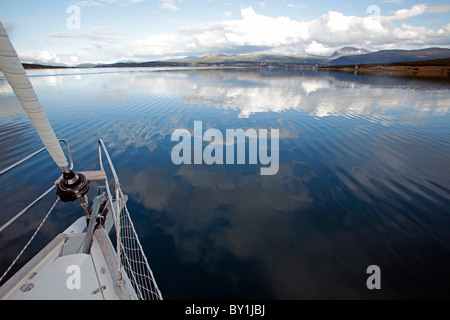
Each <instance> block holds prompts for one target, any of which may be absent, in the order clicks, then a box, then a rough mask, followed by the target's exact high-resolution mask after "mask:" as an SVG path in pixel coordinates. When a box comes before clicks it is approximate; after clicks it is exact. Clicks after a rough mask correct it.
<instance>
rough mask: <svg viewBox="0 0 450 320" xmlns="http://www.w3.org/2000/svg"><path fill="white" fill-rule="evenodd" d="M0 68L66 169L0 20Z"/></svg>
mask: <svg viewBox="0 0 450 320" xmlns="http://www.w3.org/2000/svg"><path fill="white" fill-rule="evenodd" d="M0 69H1V71H2V72H3V74H4V76H5V78H6V80H7V81H8V83H9V85H10V86H11V88H12V89H13V91H14V93H15V95H16V97H17V98H18V99H19V101H20V104H21V105H22V107H23V109H24V110H25V111H26V113H27V114H28V117H29V118H30V120H31V122H32V124H33V126H34V128H35V129H36V131H37V133H38V135H39V137H40V138H41V140H42V143H43V144H44V146H45V147H46V149H47V150H48V152H49V153H50V156H51V157H52V159H53V161H55V163H56V164H57V165H58V167H60V168H61V170H62V171H68V170H69V169H68V163H67V159H66V156H65V154H64V152H63V150H62V148H61V145H60V144H59V141H58V139H57V138H56V135H55V133H54V131H53V129H52V127H51V125H50V123H49V121H48V119H47V116H46V115H45V112H44V110H43V109H42V106H41V103H40V102H39V99H38V97H37V95H36V93H35V92H34V89H33V86H32V85H31V82H30V80H29V79H28V77H27V75H26V73H25V70H24V68H23V66H22V63H21V62H20V60H19V58H18V56H17V53H16V50H15V49H14V47H13V45H12V43H11V41H10V40H9V37H8V34H7V33H6V30H5V28H4V27H3V25H2V23H1V22H0Z"/></svg>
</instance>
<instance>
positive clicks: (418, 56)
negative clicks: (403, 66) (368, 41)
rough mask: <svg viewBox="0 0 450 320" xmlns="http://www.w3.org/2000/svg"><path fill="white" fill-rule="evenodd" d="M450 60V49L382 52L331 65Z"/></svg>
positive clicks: (345, 58) (346, 58) (343, 58)
mask: <svg viewBox="0 0 450 320" xmlns="http://www.w3.org/2000/svg"><path fill="white" fill-rule="evenodd" d="M445 58H450V49H444V48H428V49H421V50H382V51H377V52H370V53H365V54H359V55H346V56H342V57H340V58H337V59H334V60H331V61H329V62H328V64H331V65H350V64H375V63H394V62H409V61H423V60H435V59H445Z"/></svg>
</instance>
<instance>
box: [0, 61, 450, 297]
mask: <svg viewBox="0 0 450 320" xmlns="http://www.w3.org/2000/svg"><path fill="white" fill-rule="evenodd" d="M28 74H29V75H30V79H31V82H32V83H33V85H34V87H35V90H36V92H37V94H38V96H39V97H40V100H41V102H42V104H43V106H44V107H45V110H46V113H47V115H48V117H49V120H50V122H51V123H52V125H53V127H54V129H55V132H56V134H57V136H58V137H59V138H64V139H67V140H68V141H69V143H70V146H71V149H72V153H73V156H74V161H75V169H76V170H96V169H98V168H99V167H98V155H97V140H98V139H99V138H102V139H103V140H104V141H105V143H106V145H107V146H108V148H109V151H110V154H111V157H112V160H113V162H114V164H115V167H116V170H117V172H118V175H119V178H120V181H121V184H122V188H123V190H124V192H125V193H126V194H127V195H128V196H129V200H128V208H129V211H130V212H131V215H132V219H133V221H134V224H135V228H136V229H137V232H138V235H139V237H140V240H141V243H142V246H143V248H144V251H145V252H146V254H147V257H148V260H149V263H150V266H151V267H152V269H153V272H154V275H155V278H156V280H157V283H158V285H159V287H160V290H161V292H162V294H163V297H164V298H166V299H197V298H206V299H215V298H220V299H221V298H232V299H234V298H245V299H303V298H307V299H308V298H312V299H315V298H320V299H322V298H324V299H329V298H331V299H335V298H337V299H341V298H351V299H358V298H427V297H428V298H449V297H450V272H449V270H450V192H449V191H450V165H449V159H450V115H449V111H450V90H449V89H450V83H449V82H448V79H447V80H446V81H442V80H441V81H439V80H436V79H433V80H424V79H414V78H401V77H384V76H361V75H354V74H344V73H325V72H313V71H287V70H276V69H273V70H267V69H264V70H243V69H240V70H239V69H235V70H231V69H225V70H214V69H210V70H205V69H197V70H195V69H179V70H164V69H159V70H158V69H85V70H82V69H80V70H77V69H71V70H34V71H29V72H28ZM444 79H445V78H444ZM0 99H1V100H0V101H1V108H0V118H1V121H0V168H5V167H6V166H8V165H10V164H11V163H13V162H14V161H15V160H17V159H19V158H21V157H23V156H24V155H27V154H29V153H31V152H32V151H34V150H36V149H38V148H40V147H41V146H42V144H41V143H40V141H39V139H38V137H37V135H36V133H35V132H34V131H33V128H32V126H31V124H30V122H29V120H28V119H27V118H26V116H25V115H24V113H23V112H22V111H21V109H20V106H19V103H18V101H17V99H16V98H15V97H14V95H13V93H12V91H11V89H10V88H9V87H8V85H7V83H6V81H5V80H4V79H3V78H0ZM194 121H202V123H203V130H206V129H208V128H216V129H219V130H221V131H222V132H224V133H225V130H226V129H237V128H242V129H244V130H246V129H249V128H255V129H260V128H265V129H271V128H274V129H275V128H276V129H279V132H280V142H279V143H280V153H279V159H280V167H279V171H278V173H277V174H276V175H273V176H261V175H260V167H261V165H259V164H258V165H250V164H244V165H206V164H202V165H181V166H177V165H174V164H173V163H172V161H171V150H172V148H173V147H174V146H175V144H176V142H172V141H171V134H172V132H173V131H174V130H175V129H177V128H185V129H188V130H191V131H192V130H193V126H194ZM205 145H206V142H205ZM35 169H36V170H35ZM58 175H59V173H58V169H57V168H56V166H55V165H54V164H53V163H52V162H51V161H50V157H49V156H48V155H47V154H42V155H40V156H38V157H36V158H35V159H33V160H32V161H31V162H30V163H29V164H28V165H27V166H25V167H22V168H19V169H16V170H15V171H13V172H11V173H8V174H7V175H5V176H3V177H1V179H0V203H1V207H2V209H1V214H0V224H3V223H4V222H6V221H7V220H8V219H9V218H10V217H12V216H13V215H14V214H15V213H17V212H18V211H20V210H21V209H22V208H23V207H25V205H26V204H27V203H29V202H30V201H31V200H32V199H34V198H35V197H37V196H38V195H39V194H41V193H42V192H43V191H45V190H46V189H47V188H48V187H49V186H50V185H51V183H52V182H53V181H54V179H56V177H57V176H58ZM95 192H96V188H95V183H94V184H93V185H92V186H91V191H90V196H91V197H92V196H93V195H95ZM55 197H56V196H55V195H53V194H52V195H51V196H49V197H48V198H46V199H45V200H44V201H42V202H41V203H40V204H39V205H38V207H37V208H36V209H33V210H32V211H30V212H29V213H28V214H27V215H26V216H24V217H22V218H20V219H19V220H18V222H17V223H16V224H15V225H13V226H11V227H9V228H8V229H6V230H5V231H4V232H3V233H1V234H0V256H1V258H0V271H1V273H3V271H4V270H5V269H6V268H7V266H8V265H9V264H10V262H11V261H12V260H13V259H14V257H15V256H16V255H17V253H18V252H19V251H20V249H21V248H22V247H23V245H24V244H25V243H26V242H27V240H28V239H29V237H30V236H31V235H32V233H33V231H34V229H35V228H36V227H37V226H38V224H39V222H40V220H41V219H42V218H43V216H44V215H45V213H46V212H47V210H48V208H49V207H50V206H51V204H52V203H53V201H54V200H55ZM78 207H79V205H78V204H77V203H73V204H65V205H63V204H62V203H59V204H58V205H57V207H56V209H57V210H56V211H55V212H54V213H52V214H51V216H50V218H49V220H48V221H47V222H46V224H45V225H44V227H43V229H42V230H41V231H40V233H39V234H38V236H37V237H36V240H35V242H34V243H33V244H32V245H31V247H30V248H29V249H27V251H26V252H25V254H24V256H23V258H21V259H20V260H19V263H18V265H17V267H16V268H15V270H17V268H18V267H19V266H20V265H23V263H24V262H26V259H27V258H29V257H30V256H32V255H33V254H34V253H36V252H37V250H39V249H40V248H41V247H42V246H43V245H45V244H46V243H47V242H48V241H50V239H51V238H52V237H53V236H55V235H56V234H57V233H58V232H59V231H61V230H62V229H63V228H65V227H67V226H68V225H69V224H70V223H71V222H72V221H73V220H74V219H75V218H76V217H77V216H79V215H81V213H80V211H77V209H78ZM370 265H377V266H379V267H380V270H381V290H374V291H371V290H369V289H368V288H367V286H366V280H367V278H368V277H369V276H370V275H369V274H367V273H366V270H367V268H368V267H369V266H370Z"/></svg>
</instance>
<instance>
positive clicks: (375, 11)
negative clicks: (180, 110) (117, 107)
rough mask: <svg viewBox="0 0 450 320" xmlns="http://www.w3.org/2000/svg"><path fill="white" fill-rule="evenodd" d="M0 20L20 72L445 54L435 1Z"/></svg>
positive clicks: (132, 10) (107, 4)
mask: <svg viewBox="0 0 450 320" xmlns="http://www.w3.org/2000/svg"><path fill="white" fill-rule="evenodd" d="M0 20H1V21H2V23H3V25H4V26H5V28H6V30H7V31H8V33H9V35H10V38H11V40H12V41H13V44H14V45H15V47H16V50H17V51H18V53H19V56H20V58H21V59H22V60H23V61H24V62H35V63H46V64H67V65H76V64H78V63H86V62H93V63H100V62H102V63H108V62H116V61H128V60H133V61H149V60H156V59H165V58H173V57H186V56H201V55H205V54H214V53H233V54H246V53H257V52H268V53H283V54H304V53H308V54H318V55H329V54H331V53H333V52H334V51H335V50H336V49H339V48H341V47H344V46H356V47H362V48H365V49H368V50H371V51H376V50H382V49H394V48H395V49H417V48H425V47H430V46H439V47H447V48H449V47H450V4H448V2H446V1H438V0H434V1H427V2H421V1H408V0H358V1H355V0H341V1H319V0H317V1H298V0H262V1H234V0H76V1H64V0H62V1H61V0H58V1H57V0H40V1H36V0H0Z"/></svg>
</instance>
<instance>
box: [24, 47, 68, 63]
mask: <svg viewBox="0 0 450 320" xmlns="http://www.w3.org/2000/svg"><path fill="white" fill-rule="evenodd" d="M17 55H18V56H19V58H20V60H21V61H23V62H25V63H43V64H51V65H59V64H61V63H62V62H61V60H60V58H59V57H58V56H57V55H56V54H55V53H53V52H49V51H47V50H39V51H18V52H17Z"/></svg>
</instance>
